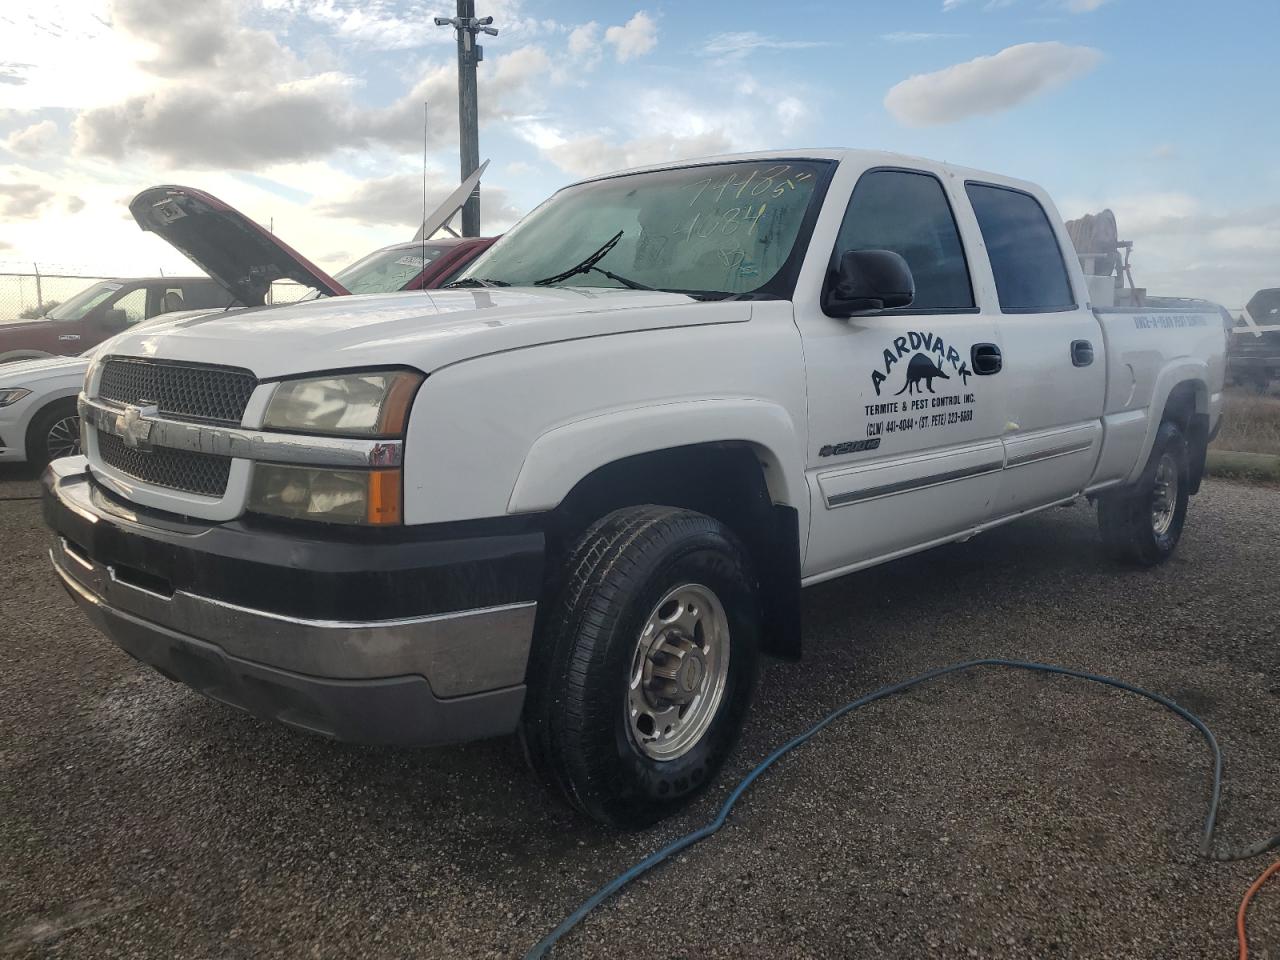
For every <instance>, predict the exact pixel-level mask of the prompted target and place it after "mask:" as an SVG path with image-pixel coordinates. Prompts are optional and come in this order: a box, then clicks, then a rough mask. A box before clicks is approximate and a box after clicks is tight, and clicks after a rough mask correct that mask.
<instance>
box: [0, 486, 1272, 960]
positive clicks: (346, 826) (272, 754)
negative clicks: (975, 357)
mask: <svg viewBox="0 0 1280 960" xmlns="http://www.w3.org/2000/svg"><path fill="white" fill-rule="evenodd" d="M6 477H7V478H8V479H4V478H6ZM13 477H14V475H13V474H12V473H10V474H4V475H0V497H16V496H21V495H24V494H29V493H31V492H34V484H32V483H30V482H23V481H20V480H16V479H13ZM1278 542H1280V491H1277V490H1267V489H1256V488H1250V487H1245V486H1238V485H1233V484H1229V483H1225V482H1221V481H1216V482H1213V483H1211V484H1209V485H1208V486H1207V488H1206V490H1205V492H1204V494H1203V495H1202V496H1201V497H1199V498H1198V499H1197V500H1196V501H1195V502H1194V503H1193V508H1192V513H1191V518H1190V522H1189V526H1188V529H1187V532H1186V535H1185V537H1184V540H1183V544H1182V547H1181V548H1180V551H1179V554H1178V556H1177V557H1176V559H1175V561H1174V562H1172V563H1170V564H1169V565H1168V566H1166V567H1164V568H1162V569H1160V570H1157V571H1152V572H1137V571H1125V570H1118V569H1116V568H1114V567H1112V566H1110V565H1109V564H1108V563H1107V562H1106V561H1104V560H1102V559H1101V558H1100V556H1099V552H1098V545H1097V539H1096V536H1095V533H1094V526H1093V512H1092V510H1090V509H1088V508H1087V507H1085V506H1083V505H1081V506H1078V507H1074V508H1070V509H1066V510H1055V511H1052V512H1050V513H1047V514H1043V515H1041V516H1039V517H1036V518H1033V519H1030V520H1027V521H1023V522H1021V523H1019V524H1015V525H1012V526H1008V527H1005V528H1002V529H1000V530H998V531H994V532H992V533H990V534H987V535H985V536H982V537H979V538H977V539H975V540H973V541H971V542H969V543H967V544H963V545H957V546H954V547H949V548H944V549H941V550H937V551H934V552H932V553H929V554H925V555H922V556H919V557H915V558H911V559H907V560H903V561H899V562H896V563H893V564H890V565H887V566H885V567H882V568H879V569H877V570H873V571H870V572H867V573H864V574H860V575H857V576H854V577H852V578H847V579H844V580H841V581H837V582H834V583H830V584H826V585H824V586H821V587H818V588H815V589H813V590H811V591H809V592H808V594H807V599H806V605H805V615H806V630H805V642H806V645H807V656H806V658H805V660H804V661H803V662H802V663H799V664H784V663H773V664H771V665H770V666H769V667H768V668H767V669H766V671H765V673H764V676H763V677H762V683H761V686H760V690H759V694H758V697H757V700H756V704H755V707H754V709H753V712H752V715H751V719H750V724H749V727H748V729H747V731H746V733H745V735H744V737H743V740H742V743H741V745H740V747H739V749H738V751H737V753H736V755H735V758H734V761H733V763H732V768H731V769H730V770H729V771H727V775H726V776H725V777H724V778H723V779H722V780H721V781H720V783H718V784H717V785H716V786H715V788H713V790H712V791H711V792H710V794H709V795H708V796H706V797H704V798H703V800H702V801H700V802H699V803H698V804H697V805H696V807H695V808H694V809H693V810H692V812H690V813H689V814H688V815H687V816H685V817H682V818H680V819H679V820H678V821H676V822H672V823H669V824H666V825H664V826H662V827H661V828H658V829H655V830H652V831H649V832H646V833H642V834H637V835H629V836H617V835H609V834H607V833H604V832H602V831H600V830H597V829H595V828H592V827H590V826H587V825H584V824H583V823H581V822H580V821H577V820H575V819H574V818H573V817H572V816H571V815H570V814H568V813H566V812H565V811H563V810H562V809H560V808H559V807H558V806H556V805H554V804H552V803H550V802H548V801H547V799H546V798H545V797H544V796H543V794H541V793H540V792H539V790H538V789H537V788H535V787H534V786H533V785H532V784H531V783H530V781H529V780H528V778H527V777H526V776H525V775H524V773H523V772H522V770H521V767H520V763H519V758H518V755H517V751H516V748H515V746H514V745H513V744H512V743H511V742H506V741H500V742H492V743H485V744H479V745H472V746H468V747H461V748H456V749H444V750H433V751H421V752H405V751H392V750H371V749H362V748H356V747H349V746H343V745H339V744H333V743H328V742H325V741H321V740H317V739H312V738H308V737H306V736H303V735H301V734H295V733H292V732H289V731H287V730H285V729H283V728H278V727H275V726H269V725H266V724H263V723H260V722H259V721H257V720H255V719H252V718H249V717H246V716H243V715H240V714H238V713H235V712H234V711H232V710H230V709H229V708H226V707H223V706H220V705H217V704H214V703H211V702H208V701H205V700H203V699H202V698H200V697H199V696H197V695H195V694H193V693H190V692H189V691H187V690H186V689H184V688H182V687H179V686H176V685H174V684H171V683H169V682H168V681H166V680H164V679H163V678H161V677H160V676H159V675H157V674H154V673H152V672H150V671H148V670H147V669H144V668H142V667H140V666H138V665H137V664H135V663H134V662H133V661H131V660H129V659H128V658H127V657H126V656H125V655H124V654H123V653H121V652H119V651H118V650H116V649H115V648H114V647H112V646H110V645H109V644H108V643H107V642H106V641H105V640H103V639H102V638H101V637H99V636H98V635H96V634H95V633H94V632H93V631H91V630H90V629H89V627H88V626H87V625H86V622H85V621H84V619H83V618H82V617H81V616H80V614H79V613H78V612H77V611H76V610H75V609H74V608H73V607H72V605H71V602H70V601H69V600H68V599H67V598H66V597H65V596H64V595H63V594H62V592H61V591H60V590H59V589H58V588H57V587H56V586H55V585H54V579H53V575H52V574H51V573H50V572H49V571H48V569H47V567H46V564H45V562H44V560H43V558H42V551H43V545H44V539H43V532H42V527H41V524H40V519H39V508H38V504H35V503H30V502H6V503H0V543H3V544H4V547H5V551H4V571H5V575H4V577H3V581H2V582H0V651H3V660H4V669H3V671H0V955H15V956H31V957H35V956H45V955H48V956H56V957H77V958H79V957H85V958H89V957H92V958H101V957H127V958H147V957H157V958H158V957H166V958H171V957H183V958H242V957H243V958H248V957H254V958H259V957H290V958H292V957H344V958H345V957H395V958H400V957H473V956H503V957H505V956H512V955H518V954H519V953H521V952H522V951H523V950H524V949H526V948H527V947H528V946H530V945H531V944H532V943H534V942H535V941H536V940H537V939H538V938H539V937H540V936H541V935H542V934H543V933H544V932H546V931H547V930H548V929H549V928H550V927H552V926H553V925H554V924H555V923H556V922H558V921H559V920H560V919H561V918H562V917H563V916H564V914H565V913H566V912H568V911H569V910H570V909H571V908H572V907H573V906H575V905H576V904H577V903H578V902H579V901H580V900H581V899H582V898H583V897H585V896H586V895H587V894H588V893H590V892H591V891H592V890H593V889H594V888H595V887H596V886H597V885H598V884H599V883H600V882H602V881H603V880H605V879H607V878H609V877H611V876H612V875H613V874H615V873H616V872H617V871H618V870H620V869H621V868H623V867H625V866H627V865H629V864H631V863H632V862H634V861H635V860H637V859H639V858H640V857H641V856H643V855H644V854H646V853H648V852H650V851H652V850H654V849H656V848H657V847H659V846H660V845H662V844H663V843H665V842H666V841H668V840H669V839H671V838H673V837H675V836H677V835H678V834H681V833H683V832H685V831H686V830H688V829H689V828H690V827H691V826H693V825H695V824H698V823H700V822H702V821H703V820H705V819H706V818H707V817H708V816H709V815H710V812H711V811H712V810H713V809H714V807H715V805H717V804H718V802H719V801H720V799H722V798H723V796H724V795H725V793H726V792H727V789H728V786H729V784H730V783H731V782H732V781H734V780H736V778H737V777H738V776H740V775H741V774H742V773H744V772H745V771H746V770H747V769H749V768H750V767H751V766H752V765H753V764H754V763H755V762H757V761H758V760H759V759H760V758H762V757H763V756H765V755H766V754H767V753H768V752H769V750H770V749H771V748H772V747H774V746H776V745H778V744H780V743H781V742H783V741H784V740H785V739H786V738H788V737H789V736H790V735H792V734H793V733H795V732H796V731H798V730H800V729H802V728H804V727H806V726H807V725H809V724H810V723H811V722H813V721H814V720H816V719H818V718H819V717H820V716H822V715H823V714H824V713H826V712H827V711H828V710H830V709H832V708H833V707H835V706H837V705H839V704H841V703H844V702H846V701H847V700H850V699H852V698H854V697H855V696H857V695H859V694H861V693H865V692H867V691H869V690H871V689H873V688H875V687H877V686H880V685H881V684H883V683H886V682H888V681H891V680H895V679H900V678H903V677H906V676H908V675H911V674H914V673H917V672H919V671H921V670H924V669H926V668H928V667H931V666H935V665H939V664H944V663H949V662H953V661H956V660H961V659H966V658H970V657H976V656H988V655H999V656H1012V657H1027V658H1033V659H1039V660H1047V661H1054V662H1058V663H1062V664H1067V665H1072V666H1076V667H1081V668H1085V669H1089V670H1096V671H1101V672H1104V673H1109V674H1113V675H1115V676H1119V677H1124V678H1127V679H1129V680H1131V681H1134V682H1136V683H1139V684H1142V685H1145V686H1148V687H1151V688H1153V689H1155V690H1159V691H1163V692H1165V693H1168V694H1170V695H1172V696H1174V697H1175V698H1176V699H1177V700H1179V701H1180V702H1181V703H1183V704H1184V705H1186V706H1187V707H1189V708H1191V709H1193V710H1195V711H1196V712H1197V713H1199V714H1200V715H1201V716H1202V717H1203V718H1204V719H1205V720H1206V721H1207V722H1208V723H1209V724H1210V726H1211V727H1212V728H1213V729H1214V731H1215V732H1216V734H1217V735H1218V737H1219V739H1220V741H1221V742H1222V745H1223V748H1224V749H1225V751H1226V755H1227V787H1226V797H1225V801H1224V807H1223V811H1222V836H1223V837H1224V838H1225V839H1230V840H1233V841H1237V842H1238V841H1243V840H1253V839H1256V838H1257V837H1258V836H1260V835H1261V834H1263V833H1266V832H1273V831H1274V830H1276V829H1280V737H1277V736H1276V731H1277V729H1280V642H1278V641H1280V637H1278V636H1277V627H1276V622H1277V613H1278V612H1280V611H1278V605H1277V602H1276V589H1275V584H1276V575H1275V565H1276V561H1277V551H1276V544H1277V543H1278ZM1207 774H1208V757H1207V755H1206V751H1205V749H1204V746H1203V744H1202V743H1201V742H1200V740H1199V739H1198V738H1197V737H1196V735H1195V734H1194V733H1193V732H1192V731H1191V730H1190V728H1188V727H1187V726H1186V725H1184V724H1182V723H1180V722H1178V721H1176V720H1174V719H1172V718H1171V717H1170V716H1169V715H1168V714H1166V713H1164V712H1163V711H1161V710H1160V709H1159V708H1157V707H1154V706H1152V705H1150V704H1147V703H1145V702H1143V701H1137V700H1135V699H1133V698H1130V697H1126V696H1125V695H1123V694H1120V693H1115V692H1110V691H1106V690H1102V689H1093V688H1092V687H1088V688H1086V687H1085V686H1084V685H1082V684H1079V683H1077V682H1074V681H1069V680H1053V679H1037V678H1034V677H1024V676H1020V675H1007V674H992V673H988V674H982V675H978V674H973V675H966V676H963V677H960V678H953V679H951V680H947V681H943V682H941V683H939V684H938V685H936V686H933V687H930V688H925V689H919V690H918V691H917V692H915V693H912V694H910V695H907V696H903V697H900V698H896V699H892V700H889V701H886V702H882V703H880V704H877V705H875V706H873V707H871V708H869V709H868V710H866V711H865V712H863V713H860V714H857V715H855V716H853V717H850V718H848V719H846V720H845V721H843V722H842V723H840V724H839V725H838V726H836V727H835V728H834V729H831V730H829V731H828V732H826V733H825V734H824V735H823V736H822V737H821V738H820V739H819V740H817V741H815V742H814V743H812V744H810V745H809V746H808V747H806V748H804V749H803V750H802V751H801V752H800V753H798V754H796V755H794V756H793V757H791V758H789V759H787V760H785V761H784V762H782V763H781V764H780V765H779V766H778V767H777V768H776V769H775V770H774V771H773V772H771V773H770V774H769V775H768V776H767V777H766V778H765V779H764V780H763V781H761V782H760V783H759V784H758V786H757V787H756V788H755V790H754V792H752V793H751V794H749V795H748V796H747V798H746V799H745V800H744V801H743V802H742V803H741V804H740V805H739V807H738V812H737V813H736V814H735V816H734V818H733V821H732V822H731V824H730V825H729V826H728V827H727V828H726V829H725V830H724V831H722V832H721V833H720V834H719V835H718V836H716V837H714V838H712V839H711V840H709V841H707V842H705V843H704V844H702V845H701V846H699V847H697V848H695V849H694V850H692V851H690V852H688V853H687V854H685V855H684V856H682V857H681V858H680V859H679V861H678V862H676V863H672V864H670V865H668V866H666V867H664V868H662V869H660V870H659V871H658V872H656V873H654V874H651V875H650V876H649V877H648V878H647V879H646V880H644V881H642V882H641V883H639V884H637V885H636V886H634V887H633V888H631V889H630V890H629V891H627V892H626V893H624V894H623V895H622V896H621V897H620V898H618V899H617V900H616V901H614V902H613V903H611V904H608V905H606V906H605V907H604V908H602V909H601V910H599V911H598V912H597V913H596V914H594V915H593V916H592V917H591V918H589V919H588V921H587V922H586V923H585V924H584V926H583V927H581V928H580V929H579V930H578V931H577V932H576V933H574V934H573V935H571V936H570V938H569V939H568V941H567V942H566V943H565V944H564V946H563V948H562V949H560V950H559V951H557V953H556V956H562V957H585V956H603V955H608V956H613V957H632V956H635V957H646V958H651V957H711V956H722V957H740V956H750V957H762V958H763V957H776V956H788V957H791V956H797V957H799V956H813V957H831V956H849V957H919V956H936V957H969V956H978V957H1006V956H1007V957H1117V958H1119V957H1123V958H1140V957H1141V958H1171V957H1178V958H1191V957H1224V956H1228V955H1234V951H1235V944H1234V916H1235V910H1236V906H1237V904H1238V902H1239V899H1240V896H1241V894H1242V893H1243V891H1244V889H1245V887H1246V886H1247V885H1248V883H1249V882H1250V880H1251V879H1252V878H1253V877H1254V876H1255V875H1256V874H1257V873H1259V872H1260V871H1261V869H1262V868H1263V867H1264V866H1265V865H1266V863H1267V862H1269V861H1267V860H1259V861H1251V862H1247V863H1243V864H1229V865H1219V864H1210V863H1206V862H1204V861H1202V860H1199V859H1197V857H1196V855H1195V845H1196V840H1197V837H1198V832H1199V830H1200V825H1201V819H1202V817H1203V814H1204V809H1205V800H1206V795H1207V787H1208V781H1207ZM1251 932H1252V942H1253V948H1254V956H1255V957H1268V956H1270V957H1272V958H1276V957H1280V887H1277V886H1276V884H1275V883H1273V884H1271V885H1270V886H1269V887H1268V888H1266V889H1264V890H1263V891H1262V893H1261V894H1260V895H1259V896H1258V898H1257V900H1256V902H1255V905H1254V908H1253V911H1252V914H1251Z"/></svg>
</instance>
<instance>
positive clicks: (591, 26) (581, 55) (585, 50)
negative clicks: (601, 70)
mask: <svg viewBox="0 0 1280 960" xmlns="http://www.w3.org/2000/svg"><path fill="white" fill-rule="evenodd" d="M569 56H570V57H572V58H573V59H574V60H575V61H577V62H578V63H579V64H581V65H582V66H583V67H585V68H586V69H588V70H591V69H593V68H594V67H595V66H596V65H597V64H598V63H599V62H600V58H601V56H602V52H601V49H600V24H598V23H596V22H595V21H594V20H591V21H588V22H587V23H584V24H581V25H579V26H577V27H574V28H573V30H572V32H570V34H569Z"/></svg>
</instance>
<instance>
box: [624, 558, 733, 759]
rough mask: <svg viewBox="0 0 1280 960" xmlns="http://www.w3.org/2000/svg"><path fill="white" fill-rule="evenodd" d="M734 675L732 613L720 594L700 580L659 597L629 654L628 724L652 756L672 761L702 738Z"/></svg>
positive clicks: (641, 746) (634, 738)
mask: <svg viewBox="0 0 1280 960" xmlns="http://www.w3.org/2000/svg"><path fill="white" fill-rule="evenodd" d="M728 677H729V620H728V617H726V616H725V612H724V606H723V605H722V604H721V603H720V600H719V598H718V597H717V596H716V595H715V594H714V593H713V592H712V591H711V590H710V589H709V588H707V587H704V586H702V585H701V584H697V583H686V584H682V585H680V586H678V587H675V588H674V589H672V590H670V591H668V593H667V595H666V596H664V597H663V598H662V599H661V600H659V601H658V604H657V606H655V607H654V608H653V612H652V613H650V614H649V619H648V620H646V621H645V625H644V627H643V628H642V629H641V631H640V637H639V639H638V640H637V642H636V649H635V653H634V654H633V656H632V658H631V673H630V677H629V683H630V689H629V690H628V693H627V729H628V730H630V731H631V739H632V742H634V743H635V745H636V746H637V747H639V748H640V750H641V752H643V753H644V754H645V756H647V757H650V758H652V759H654V760H674V759H676V758H677V757H681V756H683V755H684V754H686V753H688V752H689V751H690V750H691V749H693V747H694V746H695V745H696V744H697V742H698V741H699V740H700V739H702V736H703V734H705V733H706V732H707V728H708V727H710V726H711V721H712V720H714V719H715V716H716V711H717V710H718V709H719V708H720V701H721V700H722V699H723V697H724V689H725V683H726V681H727V680H728Z"/></svg>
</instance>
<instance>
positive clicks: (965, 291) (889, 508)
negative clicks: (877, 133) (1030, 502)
mask: <svg viewBox="0 0 1280 960" xmlns="http://www.w3.org/2000/svg"><path fill="white" fill-rule="evenodd" d="M847 163H848V161H846V164H847ZM842 166H843V165H842ZM845 173H846V171H844V170H842V171H840V174H845ZM840 174H838V175H837V182H838V180H839V179H840ZM948 180H949V176H948V175H947V174H945V173H944V172H943V171H942V170H941V169H937V168H931V167H929V166H925V165H922V166H921V167H919V168H898V167H892V168H889V167H879V168H872V169H868V170H865V171H863V172H861V173H860V174H859V175H858V177H857V181H856V184H855V185H854V186H853V189H852V193H851V194H850V199H849V201H848V204H847V207H846V209H845V212H844V216H843V220H842V222H841V224H840V227H839V230H838V234H837V237H836V240H835V244H834V249H832V248H831V247H828V248H827V249H826V250H825V251H823V253H824V254H829V255H830V257H831V260H830V263H835V262H837V260H838V258H839V256H840V255H841V254H843V253H844V252H846V251H849V250H866V249H878V250H892V251H894V252H896V253H898V254H901V256H902V257H903V258H905V259H906V261H907V263H908V265H909V266H910V267H911V271H912V275H913V277H914V279H915V287H916V293H915V299H914V301H913V303H912V304H911V305H910V306H909V307H904V308H899V309H891V310H881V311H876V312H869V313H864V314H860V315H858V316H855V317H852V318H848V319H840V318H835V317H830V316H827V315H826V314H825V313H823V312H822V308H821V299H820V297H813V296H812V294H813V293H814V291H809V290H807V289H806V290H805V291H801V292H798V294H797V297H796V308H795V309H796V323H797V325H798V326H799V328H800V332H801V335H802V337H803V340H804V352H805V366H806V370H807V375H808V391H809V442H808V452H807V458H808V459H807V468H808V480H809V487H810V497H811V500H812V503H813V512H812V526H811V530H810V535H809V548H808V551H807V553H806V558H805V566H804V573H805V576H806V578H808V579H809V580H810V581H811V582H812V580H814V579H821V578H823V577H825V576H832V575H835V574H838V573H840V572H843V571H846V570H849V569H853V568H855V567H857V566H859V565H862V564H865V563H869V562H871V561H873V560H876V559H882V558H886V557H889V556H893V555H895V554H899V553H906V552H909V551H910V550H913V549H917V548H919V547H922V546H925V545H927V544H928V543H929V542H931V541H934V540H939V539H944V538H946V537H948V536H953V535H954V534H956V533H959V532H961V531H964V530H967V529H970V528H972V527H973V526H975V525H977V524H980V523H981V522H983V521H984V520H985V519H986V518H987V517H988V515H989V512H990V506H991V502H992V500H993V498H994V496H995V494H996V491H997V489H998V487H999V483H1000V470H1001V467H1002V465H1003V447H1002V445H1001V441H1000V434H1001V431H1002V429H1003V427H1004V423H1005V416H1004V400H1003V396H1002V389H1001V377H1000V376H998V375H982V374H979V373H978V372H977V371H975V369H974V361H973V355H974V351H975V348H978V347H982V346H984V345H985V346H987V347H990V348H992V349H994V350H996V351H997V352H998V346H997V340H998V331H997V328H996V323H995V318H994V317H993V316H992V315H991V314H990V313H988V312H986V311H984V310H983V309H982V308H981V305H980V303H979V302H978V300H977V298H975V295H974V284H973V283H972V281H971V277H970V271H969V262H970V261H972V260H974V259H975V258H980V257H981V249H980V248H978V249H974V248H973V246H972V245H973V240H972V238H968V240H967V243H966V241H964V240H962V238H961V234H960V230H959V229H958V227H957V225H956V217H955V215H954V212H953V209H954V207H955V197H954V196H953V195H952V193H951V191H952V189H953V188H952V187H949V186H948V185H947V181H948ZM835 193H836V186H835V183H833V188H832V191H831V193H830V194H829V196H835ZM830 202H831V201H830V200H828V203H830ZM815 242H816V237H815ZM828 242H830V241H828ZM966 247H968V249H966ZM811 255H812V254H811ZM828 273H829V270H828Z"/></svg>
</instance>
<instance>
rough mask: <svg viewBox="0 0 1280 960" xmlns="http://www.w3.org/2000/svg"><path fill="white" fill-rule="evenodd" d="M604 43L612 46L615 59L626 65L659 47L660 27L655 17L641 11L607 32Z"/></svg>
mask: <svg viewBox="0 0 1280 960" xmlns="http://www.w3.org/2000/svg"><path fill="white" fill-rule="evenodd" d="M604 42H605V43H608V44H612V46H613V55H614V58H615V59H616V60H617V61H618V62H619V63H626V62H627V61H628V60H634V59H635V58H636V57H642V56H644V55H645V54H646V53H648V52H649V51H650V50H652V49H653V48H654V47H656V46H657V45H658V25H657V23H655V22H654V19H653V17H651V16H649V14H647V13H645V12H644V11H643V10H641V11H640V12H639V13H637V14H636V15H635V16H634V17H632V18H631V19H630V20H628V21H627V22H626V23H625V24H623V25H622V26H620V27H610V28H609V29H608V30H606V31H605V32H604Z"/></svg>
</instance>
